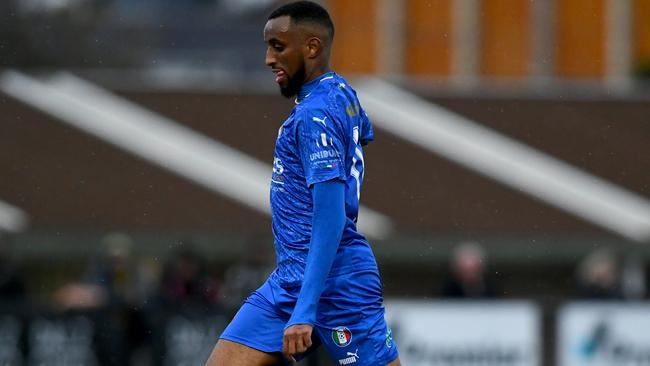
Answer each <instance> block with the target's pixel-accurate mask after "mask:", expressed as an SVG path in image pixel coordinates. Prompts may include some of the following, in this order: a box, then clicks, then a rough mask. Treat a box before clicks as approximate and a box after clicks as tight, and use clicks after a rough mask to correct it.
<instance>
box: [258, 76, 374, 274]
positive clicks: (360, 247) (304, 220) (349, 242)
mask: <svg viewBox="0 0 650 366" xmlns="http://www.w3.org/2000/svg"><path fill="white" fill-rule="evenodd" d="M372 139H373V130H372V126H371V124H370V120H369V119H368V116H367V114H366V113H365V111H364V110H363V109H362V108H361V106H360V104H359V100H358V99H357V95H356V92H355V91H354V90H353V89H352V88H351V87H350V85H349V84H348V83H347V82H346V81H345V80H344V79H343V78H342V77H341V76H339V75H337V74H335V73H327V74H324V75H322V76H320V77H319V78H317V79H315V80H313V81H311V82H309V83H307V84H305V85H303V86H302V89H301V90H300V93H299V95H298V98H297V99H296V106H295V107H294V109H293V111H292V112H291V115H290V116H289V118H288V119H287V120H286V121H285V122H284V123H283V124H282V126H281V127H280V129H279V131H278V138H277V141H276V146H275V157H274V161H273V175H272V179H271V213H272V220H273V235H274V238H275V240H274V242H275V249H276V256H277V268H276V269H275V271H274V272H273V274H272V275H271V279H272V280H274V281H276V282H277V283H279V284H280V285H283V286H299V285H300V284H301V283H302V280H303V276H304V272H305V266H306V262H307V254H308V252H309V243H310V239H311V229H312V227H311V226H312V216H313V202H312V195H311V191H310V187H311V186H312V185H313V184H315V183H320V182H325V181H329V180H340V181H341V182H344V183H345V191H346V192H345V209H346V223H345V227H344V230H343V236H342V238H341V242H340V244H339V247H338V250H337V253H336V258H335V259H334V263H333V264H332V268H331V270H330V272H329V276H330V277H332V276H338V275H340V274H344V273H349V272H352V271H362V270H368V269H374V270H375V271H376V269H377V264H376V262H375V258H374V255H373V253H372V250H371V249H370V246H369V244H368V242H367V241H366V239H365V238H364V236H363V235H362V234H361V233H359V232H358V231H357V228H356V221H357V216H358V213H359V198H360V195H361V185H362V183H363V173H364V160H363V149H362V146H363V145H365V144H366V143H368V142H369V141H371V140H372Z"/></svg>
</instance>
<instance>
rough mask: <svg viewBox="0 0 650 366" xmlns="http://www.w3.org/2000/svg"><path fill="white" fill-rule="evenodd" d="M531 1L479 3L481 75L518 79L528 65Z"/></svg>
mask: <svg viewBox="0 0 650 366" xmlns="http://www.w3.org/2000/svg"><path fill="white" fill-rule="evenodd" d="M530 25H531V2H530V1H529V0H484V1H483V2H482V4H481V23H480V26H481V73H482V74H484V75H488V76H507V77H517V76H525V75H526V74H528V72H529V69H530V62H531V57H530V55H531V26H530Z"/></svg>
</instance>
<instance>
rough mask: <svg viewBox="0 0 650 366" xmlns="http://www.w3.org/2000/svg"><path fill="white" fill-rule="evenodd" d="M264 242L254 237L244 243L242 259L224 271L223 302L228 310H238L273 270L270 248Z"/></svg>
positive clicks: (258, 236)
mask: <svg viewBox="0 0 650 366" xmlns="http://www.w3.org/2000/svg"><path fill="white" fill-rule="evenodd" d="M265 240H267V239H266V237H265V236H261V235H254V236H253V237H252V239H251V240H249V241H248V242H247V243H246V245H245V248H244V255H243V257H242V259H241V260H240V261H239V262H237V263H235V264H233V265H232V266H230V267H228V269H227V270H226V273H225V275H224V288H223V302H224V305H225V306H226V307H227V308H228V309H230V310H235V309H237V308H239V306H241V304H242V302H243V301H244V300H245V299H246V298H247V297H248V296H249V295H250V294H251V293H252V292H253V291H255V290H256V289H257V288H258V287H260V286H261V285H262V283H264V281H265V280H266V278H267V277H268V276H269V274H270V273H271V271H272V270H273V265H274V263H272V262H271V261H272V260H273V255H271V254H269V248H271V247H272V246H271V245H268V244H267V243H265Z"/></svg>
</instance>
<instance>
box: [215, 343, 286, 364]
mask: <svg viewBox="0 0 650 366" xmlns="http://www.w3.org/2000/svg"><path fill="white" fill-rule="evenodd" d="M205 365H206V366H281V365H284V362H283V361H282V359H281V356H280V355H279V354H277V353H274V354H272V353H266V352H262V351H259V350H256V349H254V348H251V347H248V346H245V345H243V344H240V343H236V342H232V341H229V340H227V339H220V340H219V341H218V342H217V345H216V346H215V347H214V350H213V351H212V354H211V355H210V358H209V359H208V361H207V362H206V364H205Z"/></svg>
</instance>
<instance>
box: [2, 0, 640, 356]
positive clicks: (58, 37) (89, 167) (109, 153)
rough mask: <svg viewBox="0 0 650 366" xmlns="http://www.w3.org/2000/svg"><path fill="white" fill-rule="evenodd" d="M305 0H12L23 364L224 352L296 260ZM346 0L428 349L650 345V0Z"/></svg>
mask: <svg viewBox="0 0 650 366" xmlns="http://www.w3.org/2000/svg"><path fill="white" fill-rule="evenodd" d="M281 3H283V1H273V0H175V1H172V0H158V1H154V0H140V1H137V0H2V1H1V2H0V365H179V366H180V365H203V363H204V362H205V360H206V358H207V356H208V354H209V352H210V350H211V348H212V346H213V344H214V343H215V341H216V339H217V337H218V335H219V334H220V332H221V330H222V329H223V327H224V326H225V325H226V324H227V323H228V321H229V319H230V318H231V316H232V314H233V312H234V311H235V310H236V309H237V308H238V307H239V305H240V304H241V302H242V300H243V299H245V298H246V297H247V296H248V294H249V293H250V292H251V291H252V290H254V289H255V288H256V287H257V286H258V285H259V284H261V283H262V281H263V280H264V279H265V278H266V276H267V275H268V273H270V271H271V270H272V269H273V266H274V261H275V258H274V252H273V248H272V235H271V230H270V218H269V212H268V202H267V201H268V179H269V178H270V174H271V165H272V164H271V163H272V156H273V147H274V142H275V136H276V134H277V129H278V127H279V126H280V125H281V123H282V121H283V120H284V119H285V118H286V116H287V115H288V113H289V112H290V111H291V108H292V106H293V101H292V100H287V99H284V98H282V97H281V96H280V95H279V93H278V90H277V87H276V86H275V84H274V81H273V80H274V79H273V74H272V73H271V72H270V71H269V70H267V67H266V66H265V65H264V54H265V46H264V43H263V40H262V29H263V26H264V24H265V22H266V17H267V15H268V14H269V13H270V11H271V10H273V9H274V8H275V7H276V6H278V5H279V4H281ZM322 4H323V5H325V6H326V7H327V8H328V9H329V10H330V12H331V15H332V17H333V19H334V22H335V25H336V41H335V46H334V54H333V59H334V60H333V63H334V68H335V70H336V71H337V72H338V73H340V74H342V75H343V76H344V77H346V78H347V79H348V80H350V81H351V83H352V85H353V86H355V88H356V89H357V91H358V93H359V95H360V98H361V102H362V104H363V106H364V108H365V109H366V110H367V112H368V114H369V115H370V117H371V119H372V120H373V123H374V126H375V132H376V140H375V142H373V143H372V144H370V145H369V146H368V147H367V148H366V149H365V150H364V152H365V159H366V176H365V184H364V189H363V192H362V203H363V204H364V205H365V206H364V207H363V209H362V213H361V218H360V223H359V225H360V227H361V230H362V231H363V232H364V233H365V234H367V236H368V237H369V239H370V241H371V245H372V246H373V249H374V251H375V254H376V257H377V260H378V262H379V266H380V269H381V272H382V277H383V280H384V285H385V296H386V304H387V313H388V317H389V320H390V323H391V325H392V328H393V334H392V336H393V338H394V339H395V340H396V341H397V343H398V345H399V347H400V352H401V355H402V362H403V364H405V365H565V366H570V365H581V366H584V365H607V366H608V365H612V366H613V365H650V332H649V331H648V329H650V305H649V304H648V302H647V299H648V289H647V281H648V273H647V271H646V266H647V265H648V261H649V259H650V247H649V246H648V244H650V174H649V171H650V170H649V169H650V0H403V1H397V0H354V1H352V0H348V1H344V0H329V1H322ZM362 356H363V355H360V357H362ZM339 363H340V362H337V361H336V360H334V361H328V360H327V359H326V358H324V357H323V355H322V354H316V355H315V356H312V357H310V358H309V359H308V360H306V361H304V362H303V363H302V364H310V365H330V364H332V365H334V364H336V365H338V364H339Z"/></svg>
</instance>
